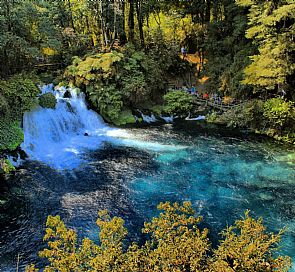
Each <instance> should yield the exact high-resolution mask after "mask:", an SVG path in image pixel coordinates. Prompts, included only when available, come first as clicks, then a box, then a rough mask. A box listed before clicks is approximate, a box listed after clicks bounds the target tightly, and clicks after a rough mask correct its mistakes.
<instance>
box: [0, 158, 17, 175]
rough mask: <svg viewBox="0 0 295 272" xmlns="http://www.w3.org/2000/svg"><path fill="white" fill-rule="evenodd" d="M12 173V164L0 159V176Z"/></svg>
mask: <svg viewBox="0 0 295 272" xmlns="http://www.w3.org/2000/svg"><path fill="white" fill-rule="evenodd" d="M12 171H15V168H14V166H13V165H12V163H11V162H10V161H9V160H7V159H0V174H1V173H2V174H8V173H10V172H12Z"/></svg>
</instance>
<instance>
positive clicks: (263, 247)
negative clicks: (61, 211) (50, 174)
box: [26, 202, 291, 272]
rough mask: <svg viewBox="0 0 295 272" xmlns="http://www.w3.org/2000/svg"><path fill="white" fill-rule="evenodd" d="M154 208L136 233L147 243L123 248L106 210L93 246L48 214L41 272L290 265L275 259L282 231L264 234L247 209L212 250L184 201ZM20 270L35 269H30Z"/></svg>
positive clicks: (120, 228)
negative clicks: (156, 212) (153, 213)
mask: <svg viewBox="0 0 295 272" xmlns="http://www.w3.org/2000/svg"><path fill="white" fill-rule="evenodd" d="M158 209H159V210H161V213H160V214H159V216H158V217H155V218H153V219H152V221H151V222H147V223H145V225H144V228H143V230H142V231H143V233H146V234H149V236H148V237H149V240H147V241H146V243H145V244H143V245H142V246H139V245H138V244H136V243H132V244H131V245H129V246H128V247H123V241H124V239H125V237H126V235H127V229H126V228H125V227H124V220H123V219H121V218H119V217H113V218H112V217H111V216H110V215H109V213H108V212H107V211H106V210H103V211H100V212H99V214H98V220H97V225H98V226H99V228H100V233H99V238H100V244H99V245H98V244H95V243H94V242H92V241H91V240H89V239H88V238H84V239H83V240H82V242H81V243H79V242H78V239H77V233H76V232H75V231H74V230H72V229H68V228H67V227H66V226H65V224H64V223H63V222H62V221H61V219H60V217H59V216H49V217H48V219H47V223H46V226H47V228H46V234H45V236H44V240H45V241H47V243H48V248H46V249H44V250H42V251H41V252H39V255H40V257H42V258H46V259H47V260H48V265H47V266H46V267H45V269H44V271H64V272H67V271H105V272H107V271H114V272H115V271H116V272H129V271H130V272H154V271H163V272H182V271H183V272H186V271H187V272H188V271H190V272H198V271H204V272H209V271H210V272H220V271H228V272H233V271H237V272H245V271H248V272H264V271H270V272H275V271H281V272H284V271H287V270H288V269H289V268H290V266H291V259H290V258H289V257H287V256H278V257H275V256H276V251H277V249H278V248H277V245H278V243H279V241H280V238H281V235H282V234H283V232H284V231H283V230H281V231H280V232H279V233H278V234H274V233H268V232H266V228H265V226H264V225H263V222H262V219H258V220H256V219H254V218H252V217H250V216H249V212H248V211H247V212H246V213H245V217H244V218H242V219H241V220H237V221H236V222H235V225H233V226H231V227H228V228H226V229H225V230H224V231H223V232H222V233H221V234H222V237H223V240H221V241H220V244H219V246H218V247H217V248H216V249H213V250H212V248H211V245H210V242H209V239H208V230H207V229H204V230H200V229H199V228H198V224H199V223H200V222H201V221H202V217H196V216H195V211H194V210H193V209H192V206H191V203H190V202H184V203H183V205H179V204H178V203H174V204H170V203H169V202H166V203H160V204H159V206H158ZM210 252H212V254H210ZM211 255H212V256H211ZM26 271H27V272H37V271H39V270H38V269H37V268H36V267H35V266H34V265H31V266H29V267H27V268H26Z"/></svg>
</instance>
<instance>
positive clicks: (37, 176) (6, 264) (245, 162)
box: [0, 122, 295, 271]
mask: <svg viewBox="0 0 295 272" xmlns="http://www.w3.org/2000/svg"><path fill="white" fill-rule="evenodd" d="M128 133H129V134H130V138H131V139H136V141H127V142H124V141H122V142H113V143H112V144H111V143H104V145H103V147H101V148H100V149H98V150H93V151H88V152H86V153H85V154H84V156H85V158H86V159H85V161H84V160H83V161H84V163H83V164H82V165H80V167H78V168H75V169H73V170H70V171H66V170H63V171H58V170H55V169H53V168H50V167H48V166H46V165H45V164H42V163H39V162H37V161H26V162H25V163H24V164H23V165H22V166H21V167H20V169H19V171H18V172H17V173H16V175H15V176H14V177H11V178H10V180H9V181H8V183H9V187H7V191H8V192H9V194H10V196H11V201H10V202H9V205H6V206H5V210H3V209H2V210H0V214H1V216H2V217H1V218H3V220H2V221H1V222H0V271H15V264H16V258H17V254H20V255H21V265H22V267H24V266H25V264H27V263H28V262H32V261H34V260H35V259H36V253H37V251H38V250H39V249H41V248H42V247H43V246H44V244H43V242H42V237H43V235H44V227H45V220H46V217H47V216H48V215H49V214H52V215H56V214H59V215H61V217H62V219H63V220H64V221H65V222H66V224H67V225H68V226H70V227H72V228H75V229H76V230H77V231H78V233H79V236H80V237H83V236H88V237H90V238H91V239H94V240H96V241H97V235H98V230H97V227H96V224H95V221H96V218H97V211H98V210H100V209H108V210H109V211H110V213H111V215H118V216H121V217H123V218H124V219H125V221H126V225H127V227H128V229H129V233H130V235H129V237H128V239H130V240H134V239H135V240H137V241H139V242H140V241H141V239H142V236H141V234H140V230H141V228H142V223H143V221H145V220H149V219H150V218H151V217H152V216H154V215H156V214H157V211H156V205H157V204H158V203H159V202H160V201H172V202H173V201H184V200H190V201H191V202H192V203H193V205H194V207H195V208H196V210H197V212H198V214H200V215H203V217H204V222H203V223H202V224H201V227H208V228H210V236H211V237H212V239H213V241H215V242H216V241H217V240H218V233H219V232H220V230H221V229H222V228H224V227H225V226H226V225H227V224H231V223H232V222H233V221H234V220H235V219H237V218H240V217H241V215H242V214H243V211H244V210H246V209H250V210H252V212H253V214H254V215H255V216H263V217H264V219H265V222H266V224H267V225H268V226H269V227H270V230H273V231H277V230H278V229H279V228H281V227H283V226H285V225H288V226H289V231H288V232H287V234H286V237H285V239H284V240H283V243H284V246H285V249H284V250H283V251H282V253H284V254H289V255H292V256H295V249H294V248H295V220H294V215H295V201H294V197H293V195H294V191H295V176H294V168H293V166H292V165H290V164H289V162H286V161H284V160H283V159H281V158H284V156H285V155H286V154H288V153H289V152H294V149H292V148H291V147H288V146H284V145H281V144H274V143H273V142H272V141H269V140H267V139H265V138H263V137H261V138H260V137H259V138H257V137H255V138H254V137H253V136H252V135H251V134H248V133H247V132H245V133H242V134H241V133H238V132H236V131H229V130H227V129H224V130H220V128H219V129H216V128H215V127H208V126H204V125H196V123H195V122H187V123H184V122H182V123H176V124H174V125H163V126H155V127H148V128H129V129H128ZM153 143H154V144H157V145H156V147H155V148H154V149H153V148H151V145H152V144H153ZM147 144H149V145H147ZM159 147H162V148H159ZM166 147H169V148H167V149H166Z"/></svg>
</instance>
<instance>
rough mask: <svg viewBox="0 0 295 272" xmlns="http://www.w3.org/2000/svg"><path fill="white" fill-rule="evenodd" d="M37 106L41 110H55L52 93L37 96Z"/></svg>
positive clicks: (54, 100)
mask: <svg viewBox="0 0 295 272" xmlns="http://www.w3.org/2000/svg"><path fill="white" fill-rule="evenodd" d="M38 100H39V105H40V106H41V107H42V108H50V109H55V106H56V98H55V96H54V95H53V94H52V93H45V94H42V95H41V96H39V99H38Z"/></svg>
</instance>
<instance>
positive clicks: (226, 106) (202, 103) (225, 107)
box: [193, 97, 245, 111]
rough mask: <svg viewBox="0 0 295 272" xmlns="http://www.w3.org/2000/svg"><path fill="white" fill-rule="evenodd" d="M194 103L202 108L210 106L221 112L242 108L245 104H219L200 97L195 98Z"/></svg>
mask: <svg viewBox="0 0 295 272" xmlns="http://www.w3.org/2000/svg"><path fill="white" fill-rule="evenodd" d="M193 103H194V104H196V105H200V106H210V107H213V108H215V109H219V110H221V111H227V110H229V109H233V108H236V107H238V106H241V105H243V104H245V101H244V102H236V103H226V104H224V103H222V102H221V103H217V102H214V101H211V100H208V99H203V98H198V97H193Z"/></svg>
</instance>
